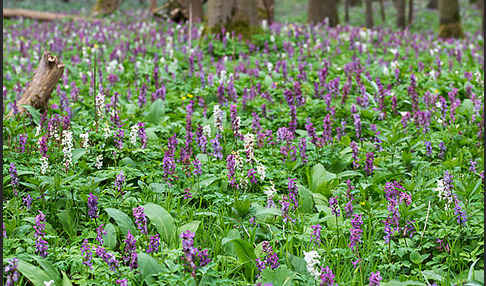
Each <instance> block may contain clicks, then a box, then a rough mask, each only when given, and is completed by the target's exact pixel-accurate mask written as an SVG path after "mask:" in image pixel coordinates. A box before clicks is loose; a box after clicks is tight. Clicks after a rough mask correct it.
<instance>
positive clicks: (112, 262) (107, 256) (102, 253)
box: [96, 246, 120, 271]
mask: <svg viewBox="0 0 486 286" xmlns="http://www.w3.org/2000/svg"><path fill="white" fill-rule="evenodd" d="M96 255H97V256H98V257H100V258H101V259H103V261H104V262H105V263H106V264H108V266H109V267H110V269H111V271H116V269H117V268H118V266H119V265H120V262H119V261H118V259H116V257H115V255H114V254H112V253H109V252H107V251H106V249H104V248H103V247H101V246H98V247H97V248H96Z"/></svg>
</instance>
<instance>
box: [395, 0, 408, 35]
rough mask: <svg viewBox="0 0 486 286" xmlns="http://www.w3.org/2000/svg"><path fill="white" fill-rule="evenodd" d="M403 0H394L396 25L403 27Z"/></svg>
mask: <svg viewBox="0 0 486 286" xmlns="http://www.w3.org/2000/svg"><path fill="white" fill-rule="evenodd" d="M405 4H406V3H405V0H396V7H397V27H398V28H400V29H405V20H406V19H405Z"/></svg>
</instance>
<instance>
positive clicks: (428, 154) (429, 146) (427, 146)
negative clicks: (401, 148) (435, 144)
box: [425, 141, 432, 156]
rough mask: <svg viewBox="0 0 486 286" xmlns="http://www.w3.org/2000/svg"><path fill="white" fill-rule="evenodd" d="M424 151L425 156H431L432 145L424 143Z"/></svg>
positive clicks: (428, 142) (427, 142)
mask: <svg viewBox="0 0 486 286" xmlns="http://www.w3.org/2000/svg"><path fill="white" fill-rule="evenodd" d="M425 150H426V151H427V156H432V144H431V143H430V141H425Z"/></svg>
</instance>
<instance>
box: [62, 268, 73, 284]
mask: <svg viewBox="0 0 486 286" xmlns="http://www.w3.org/2000/svg"><path fill="white" fill-rule="evenodd" d="M72 285H73V283H71V280H69V277H68V276H67V275H66V273H65V272H64V271H63V272H62V286H72Z"/></svg>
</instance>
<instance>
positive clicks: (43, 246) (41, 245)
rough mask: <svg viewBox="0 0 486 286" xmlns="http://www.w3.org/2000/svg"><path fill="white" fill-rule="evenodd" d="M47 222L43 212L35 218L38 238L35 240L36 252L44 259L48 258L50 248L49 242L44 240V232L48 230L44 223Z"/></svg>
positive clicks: (36, 236)
mask: <svg viewBox="0 0 486 286" xmlns="http://www.w3.org/2000/svg"><path fill="white" fill-rule="evenodd" d="M45 221H46V216H45V215H44V214H43V213H42V212H41V211H39V214H38V215H37V216H36V217H35V226H34V230H35V233H34V236H35V238H36V240H35V247H36V252H37V253H38V254H39V255H40V256H42V257H46V256H47V250H48V248H49V245H48V242H47V241H46V240H44V236H45V235H46V234H45V233H44V230H45V229H46V225H45V223H43V222H45Z"/></svg>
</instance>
